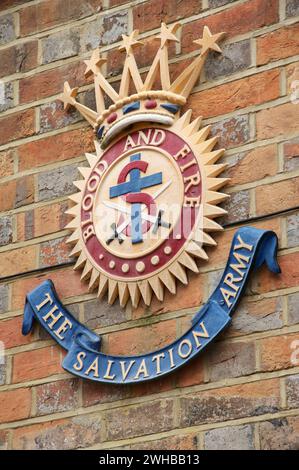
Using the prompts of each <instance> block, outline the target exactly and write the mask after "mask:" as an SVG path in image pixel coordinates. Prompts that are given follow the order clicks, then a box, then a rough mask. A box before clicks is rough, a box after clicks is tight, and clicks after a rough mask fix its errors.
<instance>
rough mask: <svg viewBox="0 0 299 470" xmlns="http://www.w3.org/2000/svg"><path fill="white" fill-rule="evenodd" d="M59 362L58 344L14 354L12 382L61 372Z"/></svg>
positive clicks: (60, 354) (60, 355)
mask: <svg viewBox="0 0 299 470" xmlns="http://www.w3.org/2000/svg"><path fill="white" fill-rule="evenodd" d="M61 362H62V350H61V349H60V348H59V347H58V346H49V347H47V348H41V349H34V350H33V351H26V352H21V353H19V354H16V355H15V356H14V358H13V383H17V382H25V381H28V380H35V379H41V378H43V377H50V376H51V375H54V374H61V373H63V369H62V367H61Z"/></svg>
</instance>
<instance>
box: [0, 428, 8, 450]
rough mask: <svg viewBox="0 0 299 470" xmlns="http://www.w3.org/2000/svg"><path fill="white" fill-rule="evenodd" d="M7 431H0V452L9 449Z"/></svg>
mask: <svg viewBox="0 0 299 470" xmlns="http://www.w3.org/2000/svg"><path fill="white" fill-rule="evenodd" d="M9 435H10V433H9V431H6V430H1V431H0V450H8V448H9Z"/></svg>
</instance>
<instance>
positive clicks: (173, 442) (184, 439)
mask: <svg viewBox="0 0 299 470" xmlns="http://www.w3.org/2000/svg"><path fill="white" fill-rule="evenodd" d="M197 446H198V436H197V435H196V434H188V435H183V436H173V437H165V438H164V439H158V440H151V441H148V442H139V443H138V444H131V445H128V447H125V448H124V447H122V448H121V449H128V450H143V451H144V450H196V449H197V448H198V447H197Z"/></svg>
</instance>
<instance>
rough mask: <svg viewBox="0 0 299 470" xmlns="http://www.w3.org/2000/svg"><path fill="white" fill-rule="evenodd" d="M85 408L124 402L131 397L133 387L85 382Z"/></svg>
mask: <svg viewBox="0 0 299 470" xmlns="http://www.w3.org/2000/svg"><path fill="white" fill-rule="evenodd" d="M82 393H83V406H85V407H88V406H92V405H96V404H98V403H110V402H113V401H118V400H123V399H125V398H129V397H130V396H131V387H130V386H127V385H115V386H112V387H111V384H105V383H96V382H92V381H91V380H84V381H83V392H82Z"/></svg>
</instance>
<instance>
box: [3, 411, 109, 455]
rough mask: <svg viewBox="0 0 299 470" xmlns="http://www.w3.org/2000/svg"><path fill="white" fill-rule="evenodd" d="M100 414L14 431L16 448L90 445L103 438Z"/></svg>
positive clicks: (32, 448) (50, 422)
mask: <svg viewBox="0 0 299 470" xmlns="http://www.w3.org/2000/svg"><path fill="white" fill-rule="evenodd" d="M101 421H102V420H101V416H99V415H94V416H91V415H87V416H76V417H74V418H70V419H64V420H62V419H60V420H54V421H48V422H46V423H42V424H32V425H30V426H25V427H20V428H18V429H16V430H14V431H13V440H12V446H13V449H15V450H69V449H78V448H81V447H89V446H92V445H94V444H98V443H99V442H101V440H102V422H101Z"/></svg>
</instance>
